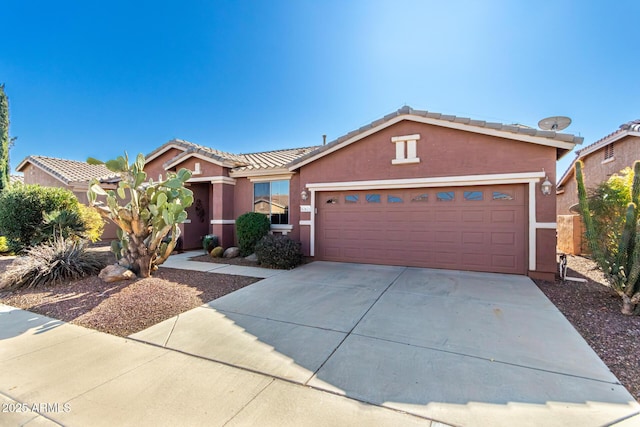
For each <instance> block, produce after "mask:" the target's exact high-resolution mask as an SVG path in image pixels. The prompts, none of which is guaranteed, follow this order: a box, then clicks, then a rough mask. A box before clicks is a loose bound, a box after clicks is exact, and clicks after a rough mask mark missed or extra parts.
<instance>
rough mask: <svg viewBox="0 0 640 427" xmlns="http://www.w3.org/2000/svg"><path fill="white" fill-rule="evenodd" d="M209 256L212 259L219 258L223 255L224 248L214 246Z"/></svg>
mask: <svg viewBox="0 0 640 427" xmlns="http://www.w3.org/2000/svg"><path fill="white" fill-rule="evenodd" d="M210 254H211V257H212V258H220V257H221V256H222V254H224V248H223V247H222V246H216V247H215V248H213V249H211V252H210Z"/></svg>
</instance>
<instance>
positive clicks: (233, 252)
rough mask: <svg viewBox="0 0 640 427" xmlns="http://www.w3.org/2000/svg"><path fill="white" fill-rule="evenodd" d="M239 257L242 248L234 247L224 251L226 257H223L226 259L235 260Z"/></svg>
mask: <svg viewBox="0 0 640 427" xmlns="http://www.w3.org/2000/svg"><path fill="white" fill-rule="evenodd" d="M239 255H240V248H237V247H235V246H232V247H230V248H227V250H226V251H224V255H222V256H223V257H224V258H235V257H237V256H239Z"/></svg>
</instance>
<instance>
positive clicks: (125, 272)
mask: <svg viewBox="0 0 640 427" xmlns="http://www.w3.org/2000/svg"><path fill="white" fill-rule="evenodd" d="M98 277H99V278H100V279H101V280H102V281H103V282H107V283H111V282H119V281H121V280H131V279H135V278H136V275H135V274H134V273H133V271H131V270H129V269H127V268H125V267H123V266H121V265H118V264H113V265H108V266H106V267H105V268H103V269H102V271H100V274H98Z"/></svg>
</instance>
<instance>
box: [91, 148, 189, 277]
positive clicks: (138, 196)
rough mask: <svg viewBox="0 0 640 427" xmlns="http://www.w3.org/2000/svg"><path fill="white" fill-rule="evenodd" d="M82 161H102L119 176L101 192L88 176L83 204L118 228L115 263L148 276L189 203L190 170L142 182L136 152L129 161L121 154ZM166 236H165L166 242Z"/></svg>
mask: <svg viewBox="0 0 640 427" xmlns="http://www.w3.org/2000/svg"><path fill="white" fill-rule="evenodd" d="M87 162H88V163H89V164H104V165H105V166H106V167H107V168H108V169H109V170H110V171H112V172H115V173H117V174H119V175H120V178H121V180H120V182H119V183H118V187H117V188H116V189H115V190H113V189H108V190H105V189H104V188H102V187H101V186H100V183H99V182H98V181H97V180H95V179H94V180H92V182H91V183H90V185H89V191H88V193H87V194H88V198H89V203H90V204H91V205H92V206H94V207H96V208H97V210H98V212H100V214H101V215H102V216H103V217H104V218H106V219H108V220H110V221H112V222H114V223H115V224H116V225H117V226H118V227H119V230H118V240H115V241H114V242H113V243H112V245H111V250H112V251H113V252H114V253H115V255H116V257H117V258H118V260H119V261H118V262H119V264H120V265H122V266H124V267H127V268H128V269H130V270H131V271H133V272H134V273H135V274H136V275H137V276H138V277H149V276H150V275H151V272H152V271H154V270H156V269H157V268H158V266H159V265H160V264H162V263H163V262H164V261H166V260H167V258H168V257H169V255H171V252H172V251H173V249H174V248H175V246H176V243H177V240H178V236H179V235H180V229H179V228H178V224H180V223H182V222H184V221H185V220H186V219H187V211H186V209H187V208H188V207H189V206H191V204H192V203H193V193H192V192H191V190H189V189H187V188H185V186H184V183H185V182H186V181H187V180H188V179H189V178H191V172H190V171H188V170H187V169H181V170H179V171H178V173H168V174H167V179H165V180H164V181H161V182H153V180H152V179H150V180H148V181H147V174H146V173H145V172H144V164H145V157H144V155H142V154H138V157H137V158H136V160H135V162H133V163H131V164H129V158H128V156H127V154H126V153H125V155H124V157H123V156H119V157H118V158H117V159H114V160H109V161H108V162H102V161H100V160H96V159H92V158H90V159H88V160H87ZM99 196H102V197H105V198H106V206H105V205H104V204H103V203H100V202H98V197H99ZM168 235H171V239H170V240H168V241H167V239H165V238H166V237H167V236H168Z"/></svg>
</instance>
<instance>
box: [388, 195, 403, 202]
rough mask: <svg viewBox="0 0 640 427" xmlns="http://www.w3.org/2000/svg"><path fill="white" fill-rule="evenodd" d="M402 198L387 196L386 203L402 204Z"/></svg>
mask: <svg viewBox="0 0 640 427" xmlns="http://www.w3.org/2000/svg"><path fill="white" fill-rule="evenodd" d="M402 202H403V200H402V197H398V196H392V195H391V194H389V195H387V203H402Z"/></svg>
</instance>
